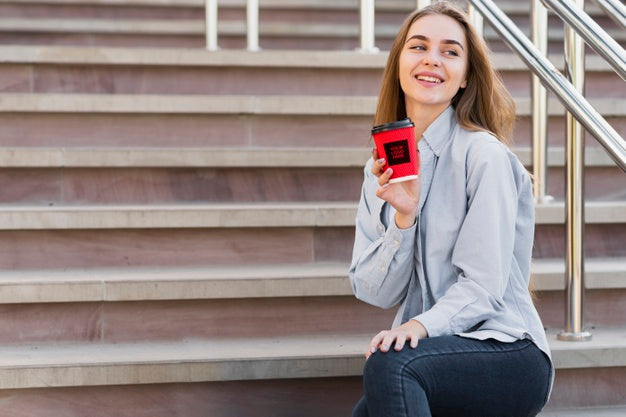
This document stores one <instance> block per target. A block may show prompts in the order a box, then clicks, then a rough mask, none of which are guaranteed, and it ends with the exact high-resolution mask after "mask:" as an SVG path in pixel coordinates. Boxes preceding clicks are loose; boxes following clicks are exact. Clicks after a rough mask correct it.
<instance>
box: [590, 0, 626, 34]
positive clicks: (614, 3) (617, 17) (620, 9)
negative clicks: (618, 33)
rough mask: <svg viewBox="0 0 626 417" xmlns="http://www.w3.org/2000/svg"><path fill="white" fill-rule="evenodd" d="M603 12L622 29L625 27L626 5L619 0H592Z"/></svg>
mask: <svg viewBox="0 0 626 417" xmlns="http://www.w3.org/2000/svg"><path fill="white" fill-rule="evenodd" d="M594 1H595V2H596V3H598V6H600V8H601V9H602V10H604V13H606V14H607V15H608V16H609V17H610V18H611V19H613V20H614V21H615V23H617V24H618V25H620V26H621V27H622V29H626V6H624V4H622V3H621V2H620V1H619V0H594Z"/></svg>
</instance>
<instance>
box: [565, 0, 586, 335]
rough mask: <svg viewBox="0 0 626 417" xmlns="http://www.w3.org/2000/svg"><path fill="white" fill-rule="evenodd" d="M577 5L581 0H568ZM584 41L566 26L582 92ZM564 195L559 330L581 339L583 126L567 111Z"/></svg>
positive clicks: (571, 67)
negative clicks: (562, 305) (562, 291)
mask: <svg viewBox="0 0 626 417" xmlns="http://www.w3.org/2000/svg"><path fill="white" fill-rule="evenodd" d="M571 1H572V2H575V3H577V5H578V6H579V7H580V8H583V7H584V0H571ZM584 54H585V44H584V43H583V40H582V38H581V37H580V36H578V34H576V31H575V30H573V29H572V28H571V27H570V26H569V25H566V28H565V70H566V72H567V77H568V78H569V80H570V81H571V83H572V85H573V86H574V87H575V88H576V90H577V91H578V92H579V93H581V94H582V92H583V91H584V85H585V78H584V77H585V68H584V63H585V55H584ZM566 120H567V138H566V152H565V153H566V158H567V160H566V161H565V162H566V171H567V174H566V193H565V194H566V195H565V199H566V201H565V207H566V215H565V228H566V241H565V244H566V256H565V275H566V277H565V278H566V288H565V331H563V332H561V333H559V334H558V335H557V338H558V339H559V340H567V341H584V340H590V339H591V333H589V332H585V331H583V329H582V322H583V316H584V314H583V313H584V312H583V296H584V272H585V268H584V265H585V263H584V251H583V229H584V225H585V210H584V209H585V206H584V183H583V180H584V176H583V172H584V151H585V146H584V144H585V143H584V137H583V129H582V125H581V124H580V123H578V121H577V120H576V119H575V118H574V116H573V115H572V114H571V113H570V112H567V113H566Z"/></svg>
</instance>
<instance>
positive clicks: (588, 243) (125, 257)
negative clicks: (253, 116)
mask: <svg viewBox="0 0 626 417" xmlns="http://www.w3.org/2000/svg"><path fill="white" fill-rule="evenodd" d="M292 217H293V215H292ZM555 217H562V214H561V215H557V216H555ZM309 220H311V219H309ZM344 220H345V221H346V222H348V221H350V218H349V215H348V214H347V213H345V219H344ZM548 220H550V219H548ZM557 220H558V219H557ZM312 221H315V219H312ZM352 221H353V220H352ZM550 221H551V220H550ZM85 222H86V223H91V224H92V225H93V224H94V223H96V222H97V220H86V221H85ZM175 222H178V223H182V222H184V221H182V220H175ZM74 223H76V222H74ZM124 223H128V222H127V221H124V220H120V222H119V223H118V225H121V224H124ZM144 223H145V221H144ZM159 223H160V224H161V225H162V226H167V224H165V223H164V222H163V221H159ZM204 223H206V222H204ZM257 223H260V221H257ZM170 224H171V223H170ZM188 224H190V222H188ZM283 224H284V223H283ZM41 226H42V225H40V227H41ZM62 226H63V225H62ZM624 233H626V223H589V222H588V223H587V225H586V227H585V245H584V252H585V256H586V257H587V258H598V257H601V258H604V257H624V256H626V247H625V246H624V242H623V236H624ZM353 241H354V226H333V227H282V226H281V227H267V226H263V227H235V228H232V227H218V228H204V227H203V228H186V227H185V228H181V227H175V228H172V227H170V228H149V229H145V228H144V229H141V228H133V229H119V228H113V229H58V228H57V229H52V230H50V229H39V230H37V229H31V230H0V255H1V256H0V269H9V270H25V269H26V270H31V269H59V268H68V269H91V268H120V267H155V268H159V267H179V266H189V267H195V266H206V265H260V264H266V265H267V264H281V263H286V264H299V263H310V262H349V261H350V259H351V253H352V246H353ZM564 241H565V228H564V225H563V224H558V223H555V224H540V225H538V227H537V228H536V232H535V245H534V247H533V256H534V257H535V258H561V257H563V256H564V254H565V247H564ZM35 253H36V254H37V256H33V254H35Z"/></svg>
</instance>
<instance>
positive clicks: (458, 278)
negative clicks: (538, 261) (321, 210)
mask: <svg viewBox="0 0 626 417" xmlns="http://www.w3.org/2000/svg"><path fill="white" fill-rule="evenodd" d="M418 149H419V152H420V159H421V167H420V176H421V180H422V188H421V190H422V191H421V195H420V202H419V206H418V212H417V220H416V224H414V225H413V227H411V228H409V229H399V228H398V227H397V226H396V224H395V221H394V215H395V209H394V208H393V207H391V206H390V205H389V204H387V203H385V202H384V201H383V200H381V199H380V198H378V197H376V190H377V189H378V187H379V185H378V179H377V178H376V176H374V175H373V174H372V173H371V167H372V164H373V160H372V159H371V158H370V160H369V161H368V162H367V164H366V166H365V169H364V173H365V179H364V181H363V187H362V192H361V199H360V202H359V208H358V212H357V217H356V235H355V242H354V250H353V257H352V264H351V267H350V272H349V277H350V282H351V285H352V290H353V292H354V294H355V295H356V297H357V298H359V299H361V300H363V301H365V302H367V303H370V304H373V305H376V306H380V307H383V308H391V307H393V306H397V305H399V306H400V307H399V309H398V312H397V314H396V318H395V320H394V323H393V327H396V326H398V325H400V324H402V323H404V322H406V321H408V320H410V319H416V320H418V321H419V322H420V323H422V324H423V325H424V327H425V328H426V330H427V331H428V334H429V336H430V337H434V336H440V335H452V334H456V335H460V336H464V337H471V338H476V339H487V338H493V339H496V340H500V341H503V342H513V341H515V340H519V339H524V338H529V339H531V340H532V341H533V342H534V343H535V344H536V345H537V346H538V347H539V348H540V349H541V350H542V351H543V352H545V353H546V354H547V355H548V356H550V350H549V346H548V342H547V339H546V334H545V331H544V328H543V325H542V323H541V319H540V317H539V314H538V313H537V310H536V309H535V307H534V305H533V302H532V299H531V296H530V293H529V291H528V283H529V279H530V264H531V256H532V247H533V238H534V228H535V222H534V220H535V219H534V217H535V212H534V202H533V194H532V185H531V181H530V177H529V175H528V173H527V172H526V170H525V169H524V167H523V166H522V164H521V163H520V162H519V160H518V159H517V157H516V156H515V155H514V154H513V153H512V152H511V151H510V150H509V149H508V148H507V147H506V146H505V145H503V144H502V143H501V142H500V141H498V140H497V139H496V138H495V137H494V136H493V135H491V134H489V133H486V132H472V131H468V130H466V129H464V128H462V127H460V126H459V125H458V124H457V122H456V120H455V116H454V109H453V108H452V107H448V108H447V109H446V110H445V111H444V112H443V113H442V114H441V115H439V117H438V118H437V119H436V120H435V121H434V122H433V123H432V124H431V125H430V126H429V127H428V129H427V130H426V131H425V132H424V135H423V137H422V139H421V140H420V141H419V142H418Z"/></svg>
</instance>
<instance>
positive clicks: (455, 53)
mask: <svg viewBox="0 0 626 417" xmlns="http://www.w3.org/2000/svg"><path fill="white" fill-rule="evenodd" d="M444 54H446V55H452V56H459V54H458V53H457V51H455V50H454V49H448V50H447V51H444Z"/></svg>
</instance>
